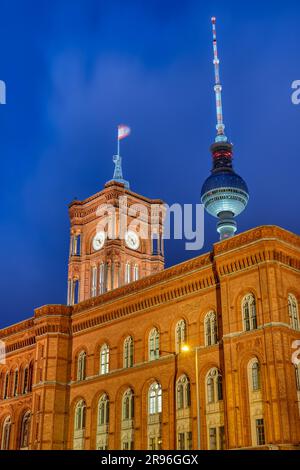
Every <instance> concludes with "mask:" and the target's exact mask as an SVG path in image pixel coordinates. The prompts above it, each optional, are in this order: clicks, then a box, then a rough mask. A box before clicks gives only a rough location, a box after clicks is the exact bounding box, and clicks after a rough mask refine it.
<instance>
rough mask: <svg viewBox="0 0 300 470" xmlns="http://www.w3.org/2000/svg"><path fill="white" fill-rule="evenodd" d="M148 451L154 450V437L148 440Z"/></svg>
mask: <svg viewBox="0 0 300 470" xmlns="http://www.w3.org/2000/svg"><path fill="white" fill-rule="evenodd" d="M149 450H156V449H155V437H150V438H149Z"/></svg>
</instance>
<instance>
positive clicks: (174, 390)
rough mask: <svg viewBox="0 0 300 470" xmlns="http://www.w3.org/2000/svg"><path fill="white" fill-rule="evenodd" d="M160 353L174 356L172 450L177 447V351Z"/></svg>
mask: <svg viewBox="0 0 300 470" xmlns="http://www.w3.org/2000/svg"><path fill="white" fill-rule="evenodd" d="M160 352H161V353H165V354H172V356H174V369H175V370H174V380H173V394H174V397H173V398H174V399H173V420H174V441H173V442H174V450H176V449H177V428H176V425H177V419H176V418H177V416H176V414H177V413H176V411H177V410H176V379H177V372H178V353H177V352H174V351H162V350H161V351H160Z"/></svg>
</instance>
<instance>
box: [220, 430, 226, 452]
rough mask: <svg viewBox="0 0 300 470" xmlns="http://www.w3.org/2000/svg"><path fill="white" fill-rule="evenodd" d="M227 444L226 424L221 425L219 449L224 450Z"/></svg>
mask: <svg viewBox="0 0 300 470" xmlns="http://www.w3.org/2000/svg"><path fill="white" fill-rule="evenodd" d="M225 448H226V446H225V429H224V426H220V427H219V449H220V450H224V449H225Z"/></svg>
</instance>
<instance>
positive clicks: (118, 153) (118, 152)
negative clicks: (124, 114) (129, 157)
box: [117, 131, 120, 156]
mask: <svg viewBox="0 0 300 470" xmlns="http://www.w3.org/2000/svg"><path fill="white" fill-rule="evenodd" d="M117 139H118V151H117V155H118V156H120V139H119V131H118V137H117Z"/></svg>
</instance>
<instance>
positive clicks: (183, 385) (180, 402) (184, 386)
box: [176, 375, 191, 410]
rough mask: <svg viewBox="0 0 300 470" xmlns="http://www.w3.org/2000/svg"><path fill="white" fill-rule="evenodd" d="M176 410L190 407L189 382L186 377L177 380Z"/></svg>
mask: <svg viewBox="0 0 300 470" xmlns="http://www.w3.org/2000/svg"><path fill="white" fill-rule="evenodd" d="M176 389H177V409H178V410H180V409H182V408H189V407H190V406H191V388H190V381H189V379H188V377H187V376H186V375H182V376H181V377H179V379H178V380H177V388H176Z"/></svg>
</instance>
